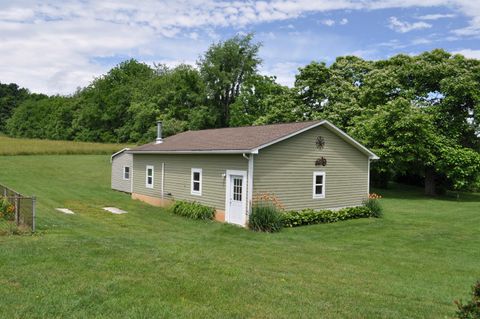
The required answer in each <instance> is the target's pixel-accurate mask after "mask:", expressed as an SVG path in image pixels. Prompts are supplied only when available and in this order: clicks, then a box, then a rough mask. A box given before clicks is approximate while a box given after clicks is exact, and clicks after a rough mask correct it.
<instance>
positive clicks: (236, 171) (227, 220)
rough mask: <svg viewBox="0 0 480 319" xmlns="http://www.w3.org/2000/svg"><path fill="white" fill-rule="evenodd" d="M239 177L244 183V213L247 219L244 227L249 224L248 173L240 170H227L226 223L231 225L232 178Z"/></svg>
mask: <svg viewBox="0 0 480 319" xmlns="http://www.w3.org/2000/svg"><path fill="white" fill-rule="evenodd" d="M232 175H238V176H242V178H243V183H242V211H243V215H244V219H245V223H244V224H243V225H242V226H245V224H246V222H247V196H246V195H247V183H248V181H247V171H240V170H231V169H227V172H226V180H227V182H226V183H225V184H226V185H225V221H226V222H227V223H230V193H231V191H232V187H231V186H232V185H231V184H232V183H231V176H232Z"/></svg>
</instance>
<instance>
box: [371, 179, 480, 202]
mask: <svg viewBox="0 0 480 319" xmlns="http://www.w3.org/2000/svg"><path fill="white" fill-rule="evenodd" d="M370 192H373V193H377V194H380V195H381V196H382V197H385V198H391V199H405V200H428V199H430V200H438V201H448V202H459V203H469V202H478V203H480V193H466V192H452V191H448V192H447V194H445V195H438V196H427V195H425V194H424V189H423V188H422V187H417V186H411V185H404V184H397V183H390V184H389V185H388V189H382V188H372V189H371V191H370Z"/></svg>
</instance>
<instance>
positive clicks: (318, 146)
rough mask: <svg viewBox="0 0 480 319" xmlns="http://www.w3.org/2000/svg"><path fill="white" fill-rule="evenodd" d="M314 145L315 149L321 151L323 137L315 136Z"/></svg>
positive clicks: (323, 141)
mask: <svg viewBox="0 0 480 319" xmlns="http://www.w3.org/2000/svg"><path fill="white" fill-rule="evenodd" d="M315 145H317V148H318V149H319V150H321V149H323V147H324V146H325V139H324V138H323V136H317V139H316V140H315Z"/></svg>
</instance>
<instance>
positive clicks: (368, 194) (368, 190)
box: [367, 157, 372, 197]
mask: <svg viewBox="0 0 480 319" xmlns="http://www.w3.org/2000/svg"><path fill="white" fill-rule="evenodd" d="M371 160H372V159H371V157H369V158H368V181H367V183H368V185H367V197H368V196H370V161H371Z"/></svg>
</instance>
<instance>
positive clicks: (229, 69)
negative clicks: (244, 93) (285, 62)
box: [197, 34, 261, 127]
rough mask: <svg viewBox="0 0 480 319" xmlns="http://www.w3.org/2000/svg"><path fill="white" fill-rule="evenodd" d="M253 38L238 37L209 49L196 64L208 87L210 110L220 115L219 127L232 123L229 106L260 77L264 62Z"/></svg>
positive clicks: (257, 44) (258, 46)
mask: <svg viewBox="0 0 480 319" xmlns="http://www.w3.org/2000/svg"><path fill="white" fill-rule="evenodd" d="M252 40H253V35H252V34H248V35H246V36H239V35H238V36H235V37H233V38H231V39H229V40H226V41H224V42H219V43H216V44H213V45H212V46H210V48H209V49H208V50H207V52H205V54H204V56H203V57H201V58H200V59H199V61H198V62H197V64H198V66H199V69H200V73H201V75H202V78H203V81H204V83H205V85H206V92H207V98H208V100H209V102H210V107H211V108H212V109H214V110H215V111H216V112H218V119H217V123H216V125H217V126H220V127H225V126H227V125H228V124H229V122H230V106H231V105H232V104H233V103H234V102H235V100H236V99H237V97H238V96H239V94H240V91H241V89H242V86H243V84H244V83H245V81H248V80H249V78H250V77H252V76H254V75H256V74H257V69H258V66H259V65H260V63H261V60H260V58H259V57H258V50H259V48H260V44H259V43H253V41H252Z"/></svg>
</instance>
